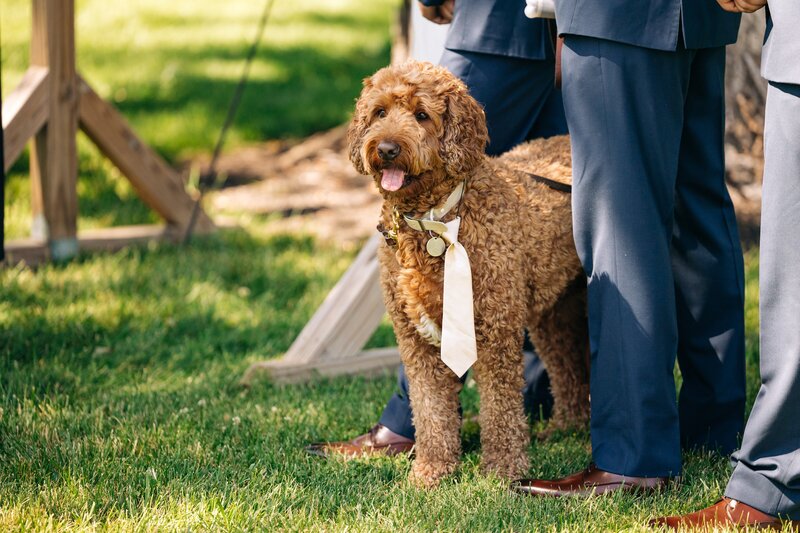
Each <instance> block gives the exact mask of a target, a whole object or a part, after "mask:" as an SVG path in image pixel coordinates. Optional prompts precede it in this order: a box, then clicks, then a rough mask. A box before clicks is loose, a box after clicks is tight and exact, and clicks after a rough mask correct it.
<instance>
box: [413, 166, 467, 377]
mask: <svg viewBox="0 0 800 533" xmlns="http://www.w3.org/2000/svg"><path fill="white" fill-rule="evenodd" d="M463 193H464V182H461V183H460V184H459V185H458V187H456V189H455V190H454V191H453V192H452V193H451V194H450V196H449V197H448V198H447V200H446V201H445V204H444V205H443V206H442V207H441V208H439V209H432V210H431V212H430V217H431V219H429V220H426V219H415V218H410V217H407V216H406V217H404V218H405V221H406V224H408V225H409V227H411V228H412V229H415V230H417V231H430V232H433V233H435V234H436V235H437V236H438V237H434V238H432V239H431V240H429V241H428V245H427V248H428V253H430V254H431V255H433V256H434V257H438V256H440V255H441V249H439V248H438V247H437V246H435V245H434V247H433V250H432V249H431V248H432V246H431V242H433V241H435V239H437V238H441V239H443V240H444V242H445V243H447V251H446V252H445V254H444V303H443V312H442V342H441V357H442V361H443V362H444V364H446V365H447V366H448V367H449V368H450V369H451V370H452V371H453V372H455V373H456V375H457V376H458V377H461V376H463V375H464V374H466V373H467V370H469V369H470V367H471V366H472V365H473V364H475V361H477V360H478V348H477V344H476V342H475V315H474V310H473V301H472V270H471V268H470V265H469V257H468V256H467V251H466V250H465V249H464V247H463V246H462V245H461V243H460V242H458V230H459V227H460V225H461V217H458V216H457V217H456V218H454V219H453V220H451V221H450V222H447V223H444V222H440V221H438V220H433V219H434V218H442V217H443V216H445V215H446V214H447V213H448V212H449V211H450V210H451V209H452V208H453V207H454V206H455V205H456V204H457V203H458V202H459V201H460V200H461V196H462V195H463Z"/></svg>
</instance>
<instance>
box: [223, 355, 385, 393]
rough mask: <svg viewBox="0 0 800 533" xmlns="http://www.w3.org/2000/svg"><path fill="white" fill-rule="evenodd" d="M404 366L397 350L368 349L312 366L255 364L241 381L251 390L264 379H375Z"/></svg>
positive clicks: (280, 360) (286, 363)
mask: <svg viewBox="0 0 800 533" xmlns="http://www.w3.org/2000/svg"><path fill="white" fill-rule="evenodd" d="M399 365H400V353H399V352H398V351H397V348H396V347H393V348H378V349H375V350H366V351H364V352H361V353H358V354H356V355H355V356H353V357H349V358H347V359H328V360H322V361H312V362H309V363H293V362H291V361H287V360H286V359H285V358H284V359H276V360H274V361H263V362H260V363H255V364H253V365H252V366H250V368H249V369H248V370H247V372H246V373H245V374H244V376H243V377H242V379H241V381H240V382H239V383H240V384H241V385H242V386H245V387H249V386H252V384H253V383H254V382H255V381H256V380H257V379H260V378H266V379H269V380H270V381H272V382H274V383H301V382H305V381H310V380H313V379H319V378H331V377H336V376H352V375H360V376H375V375H380V374H386V373H389V372H392V371H393V370H395V369H396V368H397V367H398V366H399Z"/></svg>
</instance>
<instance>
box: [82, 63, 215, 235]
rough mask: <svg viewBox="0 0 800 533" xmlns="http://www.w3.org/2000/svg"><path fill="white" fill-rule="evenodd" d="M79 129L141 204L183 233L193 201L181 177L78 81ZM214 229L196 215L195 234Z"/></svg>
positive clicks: (204, 215)
mask: <svg viewBox="0 0 800 533" xmlns="http://www.w3.org/2000/svg"><path fill="white" fill-rule="evenodd" d="M78 84H79V89H78V90H79V93H80V126H81V129H82V130H83V131H84V132H85V133H86V134H87V135H88V136H89V138H90V139H91V140H92V141H93V142H94V143H95V144H96V145H97V146H98V148H100V150H101V151H102V152H103V153H104V154H105V155H106V157H108V158H109V159H110V160H111V162H112V163H114V164H115V165H116V166H117V167H118V168H119V169H120V171H122V173H123V174H125V176H126V177H127V178H128V179H129V180H130V182H131V183H132V184H133V186H134V188H135V189H136V191H137V192H138V193H139V196H140V197H141V198H142V200H144V202H145V203H146V204H147V205H149V206H150V207H151V208H152V209H153V210H155V211H156V212H157V213H158V214H159V215H161V217H163V218H164V220H166V221H167V223H168V224H170V225H173V226H176V227H177V228H179V229H184V228H185V227H186V225H187V224H188V222H189V219H190V217H191V213H192V209H193V206H194V200H193V199H192V198H191V196H189V194H188V193H187V192H186V187H185V185H184V182H183V179H181V176H180V175H179V174H178V173H177V172H176V171H175V170H173V169H172V168H171V167H170V166H169V165H168V164H167V163H166V161H164V160H163V159H162V158H161V157H160V156H159V155H158V154H157V153H156V152H155V151H154V150H153V149H152V148H150V147H149V146H147V144H145V143H144V142H142V141H141V140H140V139H139V138H138V137H137V135H136V133H134V131H133V130H132V129H131V127H130V126H129V125H128V123H127V122H126V121H125V119H124V118H123V117H122V115H121V114H120V113H119V112H118V111H117V110H116V109H114V108H113V107H112V106H111V105H109V104H108V103H107V102H106V101H104V100H103V99H102V98H100V96H98V95H97V93H95V92H94V91H93V90H92V88H91V87H89V85H88V84H87V83H86V82H85V81H84V80H83V79H80V78H79V81H78ZM213 229H214V224H213V222H211V219H210V218H208V216H207V215H206V214H205V213H204V212H202V210H201V212H200V213H199V214H198V217H197V223H196V225H195V231H196V232H197V233H204V232H206V233H207V232H209V231H212V230H213Z"/></svg>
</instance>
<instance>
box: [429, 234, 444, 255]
mask: <svg viewBox="0 0 800 533" xmlns="http://www.w3.org/2000/svg"><path fill="white" fill-rule="evenodd" d="M425 248H426V249H427V250H428V253H429V254H431V255H432V256H433V257H439V256H440V255H442V254H443V253H444V250H445V248H447V246H446V245H445V243H444V239H442V238H441V237H432V238H430V239H428V243H427V244H426V245H425Z"/></svg>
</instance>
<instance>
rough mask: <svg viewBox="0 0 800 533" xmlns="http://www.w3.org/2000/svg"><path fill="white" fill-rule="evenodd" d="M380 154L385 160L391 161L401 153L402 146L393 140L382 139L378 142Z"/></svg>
mask: <svg viewBox="0 0 800 533" xmlns="http://www.w3.org/2000/svg"><path fill="white" fill-rule="evenodd" d="M378 155H379V156H381V159H383V160H384V161H391V160H392V159H394V158H395V157H397V156H398V155H400V146H398V144H397V143H394V142H392V141H381V142H380V143H379V144H378Z"/></svg>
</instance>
